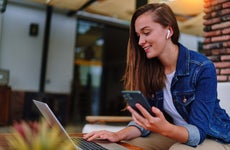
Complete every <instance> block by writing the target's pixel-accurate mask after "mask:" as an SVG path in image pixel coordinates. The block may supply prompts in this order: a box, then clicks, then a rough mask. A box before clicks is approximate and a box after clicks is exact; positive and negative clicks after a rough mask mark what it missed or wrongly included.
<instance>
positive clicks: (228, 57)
mask: <svg viewBox="0 0 230 150" xmlns="http://www.w3.org/2000/svg"><path fill="white" fill-rule="evenodd" d="M220 60H221V61H227V60H230V55H222V56H220Z"/></svg>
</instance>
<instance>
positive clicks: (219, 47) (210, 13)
mask: <svg viewBox="0 0 230 150" xmlns="http://www.w3.org/2000/svg"><path fill="white" fill-rule="evenodd" d="M204 13H205V15H204V22H203V25H204V42H203V53H204V54H205V55H206V56H208V57H209V58H210V59H211V60H212V61H213V62H214V64H215V66H216V72H217V79H218V81H219V82H228V81H230V1H229V0H204Z"/></svg>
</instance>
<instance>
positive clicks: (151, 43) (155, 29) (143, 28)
mask: <svg viewBox="0 0 230 150" xmlns="http://www.w3.org/2000/svg"><path fill="white" fill-rule="evenodd" d="M167 30H168V28H164V27H163V26H162V25H161V24H159V23H156V22H154V21H153V19H152V16H151V13H149V12H147V13H144V14H142V15H141V16H139V17H138V18H137V19H136V21H135V31H136V34H137V36H138V37H139V42H138V44H139V45H140V46H141V47H142V48H143V50H144V51H145V53H146V57H147V58H149V59H151V58H154V57H161V55H163V54H164V50H165V47H166V44H167V41H168V40H167V38H166V36H167Z"/></svg>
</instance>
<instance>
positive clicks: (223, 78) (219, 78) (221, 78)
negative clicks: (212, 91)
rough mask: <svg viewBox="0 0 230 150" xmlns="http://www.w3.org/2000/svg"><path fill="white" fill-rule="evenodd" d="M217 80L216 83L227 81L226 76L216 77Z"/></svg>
mask: <svg viewBox="0 0 230 150" xmlns="http://www.w3.org/2000/svg"><path fill="white" fill-rule="evenodd" d="M217 80H218V81H220V82H221V81H222V82H225V81H228V76H225V75H217Z"/></svg>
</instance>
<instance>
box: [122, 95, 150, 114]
mask: <svg viewBox="0 0 230 150" xmlns="http://www.w3.org/2000/svg"><path fill="white" fill-rule="evenodd" d="M121 93H122V96H123V98H124V99H125V100H126V101H127V103H128V104H129V106H131V107H132V108H133V109H134V110H135V111H137V112H138V113H139V114H140V115H142V113H141V112H140V111H139V110H138V108H137V107H136V106H135V104H136V103H139V104H141V105H142V106H143V107H144V108H145V109H146V110H147V111H148V112H149V113H150V114H151V115H152V116H154V113H153V112H152V109H151V106H150V104H149V103H148V101H147V99H146V98H145V96H144V95H143V94H142V93H141V91H121ZM142 116H143V115H142Z"/></svg>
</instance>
